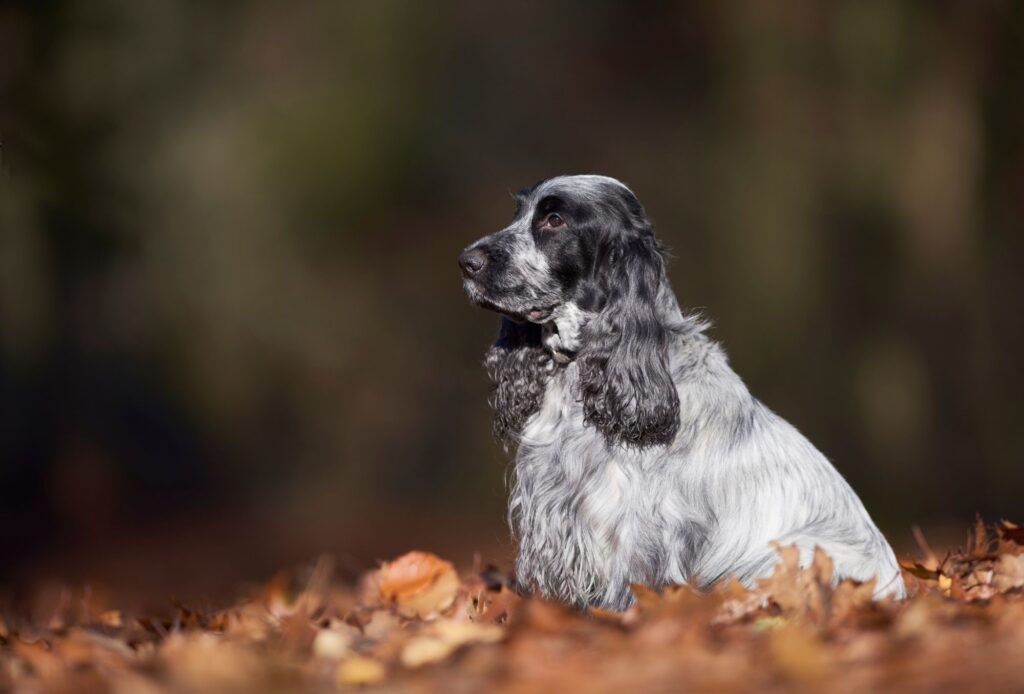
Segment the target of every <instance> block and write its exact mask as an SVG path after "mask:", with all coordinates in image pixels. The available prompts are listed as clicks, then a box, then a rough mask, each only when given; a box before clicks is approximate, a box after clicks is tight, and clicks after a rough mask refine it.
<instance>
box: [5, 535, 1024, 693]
mask: <svg viewBox="0 0 1024 694" xmlns="http://www.w3.org/2000/svg"><path fill="white" fill-rule="evenodd" d="M920 544H921V548H922V549H921V556H919V557H918V558H917V559H916V560H910V561H907V562H905V564H904V569H905V573H904V578H905V580H906V582H907V586H908V591H909V593H910V597H909V598H908V599H907V600H905V601H902V602H893V601H891V600H886V601H881V602H875V601H873V600H872V599H871V595H872V589H873V586H872V585H871V584H870V583H867V584H858V583H855V582H852V581H843V582H840V583H839V584H838V585H833V584H832V580H831V579H832V563H831V560H830V559H829V558H828V557H827V556H826V555H825V554H823V553H821V552H818V553H817V554H816V555H815V556H814V561H813V563H812V564H811V566H809V567H807V568H800V566H799V565H798V552H797V551H796V549H795V548H785V547H784V548H780V549H779V556H780V560H779V563H778V565H777V566H776V568H775V572H774V574H773V575H772V576H771V577H769V578H766V579H764V580H762V581H760V582H759V584H758V585H757V586H756V587H754V588H747V587H743V586H741V585H739V584H737V583H735V582H730V583H727V584H725V585H721V586H719V587H717V588H715V589H714V590H712V591H710V592H705V593H700V592H697V591H694V590H691V589H690V588H687V587H685V586H677V587H670V588H666V589H664V590H662V591H660V592H655V591H652V590H649V589H646V588H643V587H641V586H635V587H634V592H635V594H636V597H637V600H636V604H635V605H634V606H633V607H632V608H630V609H629V610H628V611H626V612H621V613H619V612H608V611H603V610H592V611H590V612H588V613H578V612H574V611H571V610H568V609H565V608H563V607H562V606H560V605H558V604H555V603H552V602H548V601H544V600H540V599H534V598H523V597H520V596H518V595H517V594H516V593H515V592H514V591H513V590H511V589H510V583H509V579H508V577H507V576H506V575H504V574H503V573H501V572H500V571H498V570H496V569H493V568H487V569H484V570H480V569H479V568H477V569H475V570H472V571H470V572H468V573H464V574H462V575H460V574H459V573H458V571H457V570H456V569H455V567H454V566H452V565H451V564H450V563H448V562H446V561H444V560H443V559H441V558H439V557H436V556H434V555H432V554H428V553H424V552H410V553H408V554H406V555H403V556H401V557H399V558H397V559H395V560H394V561H392V562H388V563H385V564H384V565H383V566H381V567H380V569H379V570H376V571H373V572H371V573H369V574H367V575H365V576H364V577H363V578H362V580H361V581H360V582H359V583H358V584H357V585H354V586H352V585H341V584H339V583H337V582H335V581H334V580H332V565H331V562H330V561H329V560H328V559H326V558H324V559H321V560H319V561H318V562H317V563H316V564H315V565H314V566H312V567H310V568H308V569H306V570H304V571H296V572H291V573H283V574H281V575H278V576H276V577H275V578H273V579H272V580H271V581H269V582H268V583H267V584H266V585H265V586H263V587H262V588H261V589H260V590H259V591H257V592H255V593H254V594H250V595H246V596H244V597H242V598H240V599H239V600H238V601H237V603H236V604H234V605H232V606H230V607H227V608H225V609H220V610H210V611H200V610H197V609H194V608H193V607H190V606H186V605H181V604H173V605H172V606H171V608H170V609H169V610H168V612H167V613H166V614H164V615H156V616H153V615H138V614H127V613H124V612H122V611H119V610H118V609H117V606H116V604H104V601H102V600H100V599H99V598H98V597H97V596H96V595H95V594H92V593H90V592H88V591H72V590H65V591H64V592H63V593H62V594H61V596H60V600H58V604H57V605H56V607H55V608H54V609H52V610H51V612H50V613H49V614H45V615H42V616H39V615H35V616H34V617H28V616H25V615H21V614H18V613H17V612H14V611H12V612H10V613H8V614H5V615H3V618H2V621H0V689H4V690H7V691H19V692H21V691H24V692H36V691H38V692H114V693H116V694H122V693H128V692H140V693H143V694H148V693H153V694H159V693H162V692H230V691H234V692H262V691H323V692H329V691H337V690H357V689H373V690H382V691H466V692H469V691H487V692H492V691H509V692H517V691H522V692H528V691H529V692H533V691H577V690H578V691H587V692H595V691H597V692H600V691H617V692H618V691H624V690H625V691H645V692H646V691H678V690H698V691H701V690H707V691H711V690H713V691H753V690H758V691H762V690H777V691H788V690H818V689H822V690H825V689H827V690H829V691H850V692H863V691H882V690H893V691H896V690H898V691H925V690H927V691H931V690H934V689H943V690H953V689H955V690H982V689H983V690H985V691H990V692H991V691H1022V690H1024V666H1022V664H1024V599H1022V591H1024V527H1021V526H1019V525H1016V524H1014V523H1010V522H1007V521H1002V522H1000V523H997V524H995V525H994V526H986V525H984V524H983V523H982V522H981V521H980V520H979V521H978V523H977V525H976V527H975V528H973V529H972V531H971V532H970V533H969V536H968V539H967V542H966V543H965V545H964V546H963V547H961V548H959V549H957V550H955V551H950V552H947V553H946V554H945V555H943V556H939V555H936V554H935V553H934V552H933V551H932V550H931V549H930V548H929V547H928V545H927V543H925V542H924V541H923V538H921V539H920Z"/></svg>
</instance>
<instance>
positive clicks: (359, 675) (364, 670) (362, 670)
mask: <svg viewBox="0 0 1024 694" xmlns="http://www.w3.org/2000/svg"><path fill="white" fill-rule="evenodd" d="M386 674H387V671H386V670H385V669H384V666H383V665H382V664H381V663H380V661H377V660H374V659H373V658H364V657H362V656H356V657H354V658H349V659H348V660H345V661H342V662H341V663H340V664H339V665H338V667H337V669H335V671H334V681H335V683H337V684H338V685H339V686H344V685H362V684H376V683H377V682H380V681H381V680H383V679H384V676H385V675H386Z"/></svg>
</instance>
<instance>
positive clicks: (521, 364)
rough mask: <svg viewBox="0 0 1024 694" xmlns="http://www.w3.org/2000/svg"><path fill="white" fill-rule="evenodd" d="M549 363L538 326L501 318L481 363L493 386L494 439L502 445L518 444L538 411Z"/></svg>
mask: <svg viewBox="0 0 1024 694" xmlns="http://www.w3.org/2000/svg"><path fill="white" fill-rule="evenodd" d="M550 360H551V357H550V355H549V354H548V353H547V352H546V351H545V350H544V348H543V346H542V344H541V329H540V326H539V325H535V324H533V323H517V322H516V321H513V320H511V319H509V318H505V317H502V319H501V332H500V333H499V335H498V340H497V342H495V343H494V346H492V347H491V348H490V349H489V350H488V351H487V357H486V358H485V359H484V366H485V367H486V369H487V374H488V375H489V376H490V377H491V380H492V381H493V382H494V396H493V399H492V402H491V404H492V405H493V406H494V435H495V436H496V437H497V438H498V439H499V440H501V441H502V442H504V443H506V444H510V443H515V442H517V441H518V440H519V435H520V433H521V432H522V430H523V426H524V425H525V424H526V420H527V419H529V418H530V416H531V415H532V414H533V413H535V412H536V411H537V410H539V409H540V404H541V400H542V399H543V397H544V388H545V386H546V385H547V379H548V363H549V362H550Z"/></svg>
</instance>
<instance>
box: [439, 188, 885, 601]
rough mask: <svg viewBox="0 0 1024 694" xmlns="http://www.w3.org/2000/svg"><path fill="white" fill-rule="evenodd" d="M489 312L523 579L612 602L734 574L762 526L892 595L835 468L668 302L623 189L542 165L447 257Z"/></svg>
mask: <svg viewBox="0 0 1024 694" xmlns="http://www.w3.org/2000/svg"><path fill="white" fill-rule="evenodd" d="M459 266H460V267H461V269H462V275H463V284H464V287H465V290H466V292H467V294H468V295H469V298H470V299H471V300H472V301H473V302H474V303H476V304H478V305H480V306H483V307H485V308H488V309H492V310H494V311H497V312H498V313H500V314H501V315H502V318H501V331H500V334H499V336H498V340H497V342H496V343H495V344H494V346H493V347H491V349H490V350H489V351H488V353H487V357H486V361H485V364H486V368H487V371H488V373H489V375H490V377H491V378H492V379H493V381H494V400H493V405H494V408H495V413H494V432H495V434H496V435H497V436H498V437H499V438H500V439H502V440H503V441H505V442H506V443H508V444H512V445H515V446H517V447H518V451H517V454H516V460H515V468H514V469H515V474H514V482H513V487H512V491H511V498H510V501H509V520H510V523H511V525H512V529H513V534H514V536H515V538H516V540H517V542H518V555H517V559H516V576H517V580H518V581H519V583H520V585H522V586H523V587H524V588H526V589H531V590H535V591H539V592H540V593H541V594H543V595H547V596H550V597H553V598H556V599H559V600H562V601H564V602H566V603H569V604H571V605H574V606H576V607H587V606H598V607H603V608H610V609H623V608H625V607H627V606H628V605H629V604H630V603H631V602H632V599H633V598H632V594H631V592H630V589H629V585H630V584H631V583H641V584H645V585H648V586H652V587H654V588H658V587H661V586H664V585H667V584H673V583H689V584H691V585H696V586H700V587H706V586H709V585H711V584H712V583H714V582H715V581H718V580H719V579H722V578H725V577H728V576H735V577H737V578H738V579H739V580H741V581H744V582H746V583H751V582H752V581H753V580H754V579H756V578H757V577H760V576H764V575H766V574H768V573H770V572H771V570H772V568H773V566H774V564H775V563H776V561H777V559H778V555H777V553H776V550H775V549H774V548H773V546H772V544H771V543H773V542H777V543H779V544H780V545H796V546H797V547H798V548H799V549H800V554H801V561H802V562H804V563H805V564H806V563H808V562H809V561H810V559H811V557H812V555H813V552H814V548H815V546H819V547H821V548H822V549H824V550H825V551H826V552H827V553H828V554H829V555H830V556H831V557H832V560H833V562H834V565H835V575H836V578H837V579H838V578H843V577H849V578H853V579H856V580H859V581H868V580H872V579H874V580H875V595H876V597H880V596H883V595H891V596H894V597H897V598H899V597H903V595H904V593H905V588H904V585H903V581H902V578H901V576H900V571H899V568H898V566H897V564H896V558H895V556H894V555H893V551H892V549H891V548H890V547H889V544H888V543H887V542H886V540H885V538H884V537H883V536H882V534H881V532H879V530H878V528H877V527H875V524H874V523H873V522H872V520H871V518H870V516H868V513H867V511H866V510H865V509H864V505H863V504H862V503H861V501H860V499H859V498H858V497H857V495H856V493H854V491H853V490H852V489H851V488H850V486H849V485H848V484H847V483H846V481H845V480H844V479H843V477H842V476H841V475H840V474H839V472H838V471H837V470H836V469H835V468H834V467H833V466H832V465H831V464H830V463H829V461H828V460H827V459H826V458H825V456H824V455H822V454H821V453H820V452H819V451H818V450H817V449H816V448H815V447H814V446H813V445H812V444H811V443H810V442H809V441H808V440H807V439H806V438H804V436H803V435H802V434H800V432H799V431H797V430H796V429H795V428H794V427H793V426H791V425H790V424H789V423H787V422H786V421H785V420H783V419H782V418H781V417H779V416H778V415H776V414H775V413H774V412H772V411H771V410H769V409H768V408H767V407H765V406H764V405H763V404H762V403H760V402H759V401H758V400H756V399H755V398H754V397H753V396H752V395H751V394H750V392H749V391H748V390H747V388H746V386H745V385H744V384H743V381H742V380H741V379H740V377H739V376H737V375H736V373H735V372H734V371H733V370H732V368H730V366H729V362H728V360H727V358H726V355H725V352H724V351H723V350H722V348H721V347H720V346H719V345H718V344H717V343H715V342H714V341H712V340H711V339H710V338H708V337H707V335H705V328H706V327H707V326H706V325H705V324H704V323H703V322H701V320H700V319H698V318H696V317H694V316H690V315H687V314H685V313H683V312H682V311H681V310H680V308H679V304H678V303H677V302H676V297H675V295H674V294H673V292H672V288H671V287H670V286H669V283H668V279H667V277H666V275H665V261H664V257H663V254H662V249H661V246H660V244H659V242H658V240H657V239H656V238H655V236H654V231H653V229H652V227H651V223H650V222H649V221H648V219H647V216H646V214H645V212H644V209H643V207H642V206H641V205H640V202H639V201H638V200H637V198H636V196H635V195H634V194H633V192H632V191H631V190H630V189H629V188H627V187H626V186H625V185H624V184H622V183H620V182H619V181H617V180H615V179H613V178H607V177H604V176H559V177H556V178H551V179H548V180H545V181H541V182H540V183H537V184H536V185H534V186H532V187H530V188H527V189H526V190H523V191H522V192H520V193H518V194H517V195H516V196H515V218H514V219H513V221H512V223H511V224H510V225H509V226H507V227H505V228H504V229H502V230H501V231H498V232H495V233H493V234H491V235H490V236H486V237H484V238H482V239H480V240H479V241H477V242H476V243H474V244H472V245H471V246H470V247H469V248H467V249H466V250H465V251H463V253H462V255H461V256H460V257H459Z"/></svg>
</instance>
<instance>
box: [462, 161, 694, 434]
mask: <svg viewBox="0 0 1024 694" xmlns="http://www.w3.org/2000/svg"><path fill="white" fill-rule="evenodd" d="M515 202H516V211H515V216H514V218H513V220H512V223H511V224H510V225H508V226H507V227H505V228H504V229H502V230H500V231H497V232H495V233H493V234H491V235H489V236H485V237H484V238H482V239H480V240H479V241H477V242H476V243H474V244H472V245H471V246H469V248H467V249H466V250H465V251H463V252H462V255H461V256H460V257H459V266H460V267H461V269H462V276H463V286H464V287H465V289H466V293H467V294H468V295H469V298H470V299H471V300H472V301H473V302H474V303H476V304H478V305H480V306H483V307H484V308H488V309H491V310H494V311H497V312H499V313H501V314H503V315H504V316H505V319H504V320H505V321H511V322H513V323H515V324H517V325H519V326H520V329H525V327H526V326H525V325H523V324H529V323H534V324H543V325H546V326H547V332H548V333H551V334H555V335H557V333H558V331H559V330H566V329H567V328H568V329H571V330H572V332H573V334H572V335H567V334H563V335H561V336H560V337H561V342H560V344H561V346H562V347H566V348H567V350H566V351H568V352H570V355H571V357H575V358H577V359H578V361H579V370H580V390H581V392H580V397H581V398H582V400H583V405H584V416H585V418H586V421H587V422H588V423H590V424H593V425H594V426H596V427H597V428H598V429H599V430H600V431H601V432H602V433H603V434H604V435H605V436H606V438H608V440H609V441H610V442H613V443H625V444H627V445H631V446H648V445H653V444H663V443H667V442H669V441H671V440H672V439H673V438H674V436H675V433H676V431H677V430H678V427H679V400H678V396H677V394H676V390H675V386H674V384H673V383H672V378H671V375H670V374H669V367H668V343H669V332H670V331H669V329H668V328H667V327H666V325H665V322H664V321H665V318H666V312H668V311H670V310H672V309H674V308H675V299H674V298H673V297H672V294H671V290H670V289H669V286H668V282H667V280H666V277H665V267H664V261H663V258H662V254H661V249H660V246H659V245H658V242H657V241H656V239H655V238H654V232H653V230H652V228H651V224H650V222H649V221H648V219H647V216H646V215H645V213H644V209H643V207H642V206H641V205H640V202H639V201H638V200H637V198H636V196H635V195H634V194H633V193H632V191H630V190H629V188H627V187H626V186H625V185H623V184H622V183H620V182H619V181H617V180H615V179H613V178H608V177H605V176H559V177H557V178H551V179H547V180H545V181H541V182H540V183H537V184H536V185H534V186H532V187H530V188H527V189H526V190H523V191H521V192H520V193H518V194H516V196H515ZM507 330H508V328H507V327H506V330H505V331H504V332H505V333H506V334H507ZM499 344H501V343H500V342H499Z"/></svg>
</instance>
